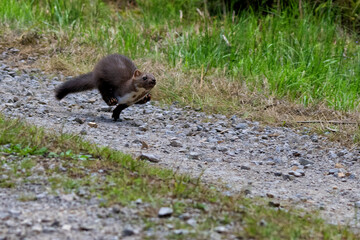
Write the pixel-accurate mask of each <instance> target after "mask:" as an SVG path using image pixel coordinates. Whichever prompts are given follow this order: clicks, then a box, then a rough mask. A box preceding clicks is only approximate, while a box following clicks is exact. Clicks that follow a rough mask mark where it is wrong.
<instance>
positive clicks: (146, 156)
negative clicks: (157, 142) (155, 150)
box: [139, 153, 160, 163]
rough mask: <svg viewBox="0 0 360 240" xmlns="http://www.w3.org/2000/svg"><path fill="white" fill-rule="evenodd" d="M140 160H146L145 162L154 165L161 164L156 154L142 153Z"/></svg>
mask: <svg viewBox="0 0 360 240" xmlns="http://www.w3.org/2000/svg"><path fill="white" fill-rule="evenodd" d="M139 158H140V159H144V160H148V161H150V162H153V163H158V162H160V158H159V157H158V156H156V155H154V154H150V153H142V154H141V155H140V156H139Z"/></svg>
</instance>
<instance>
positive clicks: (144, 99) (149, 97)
mask: <svg viewBox="0 0 360 240" xmlns="http://www.w3.org/2000/svg"><path fill="white" fill-rule="evenodd" d="M150 100H151V94H150V93H148V94H147V95H146V96H145V97H143V98H142V99H141V100H139V101H137V102H136V103H135V104H145V103H147V102H148V101H150Z"/></svg>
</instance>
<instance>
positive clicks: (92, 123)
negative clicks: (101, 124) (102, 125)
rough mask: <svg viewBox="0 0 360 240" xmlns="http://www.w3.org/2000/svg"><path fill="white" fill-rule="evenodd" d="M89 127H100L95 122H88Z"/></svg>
mask: <svg viewBox="0 0 360 240" xmlns="http://www.w3.org/2000/svg"><path fill="white" fill-rule="evenodd" d="M88 125H89V127H91V128H97V127H98V125H97V123H95V122H88Z"/></svg>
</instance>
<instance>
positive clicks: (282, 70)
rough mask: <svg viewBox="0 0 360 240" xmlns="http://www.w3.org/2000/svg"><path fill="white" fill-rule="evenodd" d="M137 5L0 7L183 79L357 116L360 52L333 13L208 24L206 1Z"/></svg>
mask: <svg viewBox="0 0 360 240" xmlns="http://www.w3.org/2000/svg"><path fill="white" fill-rule="evenodd" d="M137 2H138V4H139V6H138V8H136V9H126V10H119V11H115V10H114V9H113V8H111V7H109V6H108V5H105V4H104V3H103V2H102V1H100V0H93V1H91V0H77V1H71V0H68V1H65V0H55V1H45V0H23V1H16V0H0V20H1V21H2V22H3V23H6V24H9V25H10V26H12V27H16V28H25V29H35V30H36V31H44V32H48V31H52V32H55V33H56V34H59V35H60V39H63V40H64V41H67V43H71V42H72V41H73V40H74V39H76V40H77V41H80V42H83V43H86V44H90V45H94V46H96V47H98V48H99V50H100V51H105V52H120V53H124V54H126V55H129V56H130V57H133V58H152V59H155V60H157V61H160V62H162V63H167V65H170V67H174V66H179V65H180V66H182V69H183V71H184V72H188V71H195V72H196V71H197V72H199V74H200V72H204V71H207V74H208V76H209V75H211V74H212V73H215V72H218V73H219V72H223V74H224V75H225V76H226V79H227V80H226V81H229V82H232V83H239V84H240V85H243V84H246V86H247V87H248V88H249V89H252V90H253V91H257V92H261V93H263V94H275V95H277V96H279V97H286V98H289V99H292V100H294V101H296V102H301V103H303V104H305V105H308V104H316V103H319V102H326V103H327V104H328V105H329V106H331V107H333V108H335V109H340V110H351V109H357V108H358V105H359V100H358V99H359V87H360V86H359V85H360V64H359V60H360V51H359V50H360V46H359V44H358V42H357V41H356V38H355V36H352V35H351V34H349V33H347V32H345V31H344V30H343V29H342V28H341V26H340V25H339V24H338V23H337V22H336V21H335V20H334V19H337V18H336V17H335V16H334V11H332V10H331V5H329V6H328V9H325V10H324V9H323V11H317V9H314V8H312V6H311V5H307V4H304V6H303V9H302V11H303V14H302V17H300V16H299V9H298V5H297V4H293V6H292V7H291V8H290V7H289V8H286V9H283V11H281V12H278V11H275V10H274V12H268V14H266V15H263V14H257V13H254V12H252V11H250V10H249V11H247V12H244V11H243V12H241V13H239V14H238V15H237V16H233V15H231V14H227V15H222V16H221V15H218V16H209V15H208V14H207V11H206V9H205V7H204V5H203V1H190V0H172V1H166V0H153V1H145V0H139V1H137ZM197 8H198V10H197ZM180 12H181V13H182V18H180ZM64 36H66V37H64ZM204 84H210V85H211V81H209V82H205V83H204ZM163 91H166V89H163ZM189 99H191V97H189Z"/></svg>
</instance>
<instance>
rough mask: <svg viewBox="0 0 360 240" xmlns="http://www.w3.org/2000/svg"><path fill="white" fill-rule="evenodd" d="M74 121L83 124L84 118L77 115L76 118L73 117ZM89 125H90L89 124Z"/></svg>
mask: <svg viewBox="0 0 360 240" xmlns="http://www.w3.org/2000/svg"><path fill="white" fill-rule="evenodd" d="M74 121H75V122H77V123H79V124H83V123H84V122H85V119H83V118H78V117H77V118H75V119H74ZM89 126H90V125H89Z"/></svg>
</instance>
